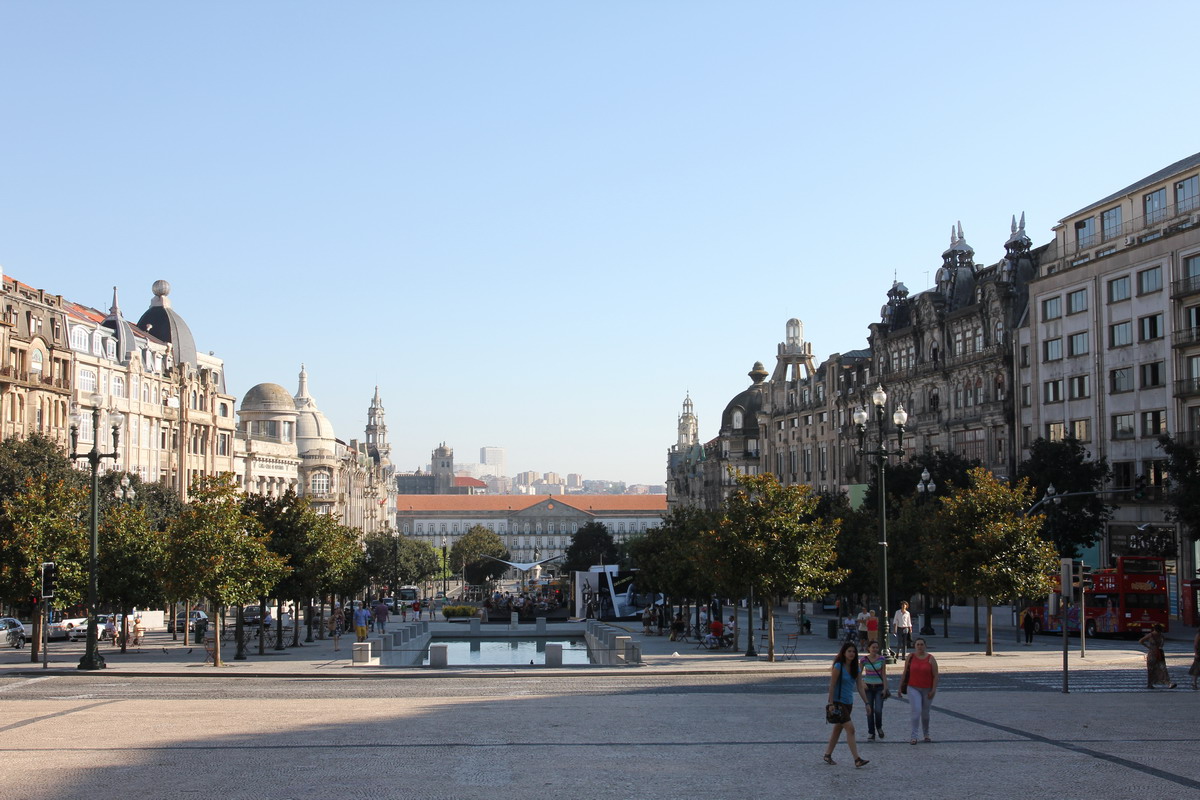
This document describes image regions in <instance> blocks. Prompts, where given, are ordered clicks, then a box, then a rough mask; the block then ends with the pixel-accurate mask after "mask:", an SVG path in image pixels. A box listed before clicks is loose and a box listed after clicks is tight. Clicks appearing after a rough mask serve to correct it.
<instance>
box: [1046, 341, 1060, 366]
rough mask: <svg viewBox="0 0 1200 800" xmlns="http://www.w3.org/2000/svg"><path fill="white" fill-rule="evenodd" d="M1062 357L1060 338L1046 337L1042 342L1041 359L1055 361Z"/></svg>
mask: <svg viewBox="0 0 1200 800" xmlns="http://www.w3.org/2000/svg"><path fill="white" fill-rule="evenodd" d="M1060 358H1062V339H1047V340H1046V341H1044V342H1042V360H1043V361H1057V360H1058V359H1060Z"/></svg>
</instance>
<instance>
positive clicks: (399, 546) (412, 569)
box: [363, 531, 442, 593]
mask: <svg viewBox="0 0 1200 800" xmlns="http://www.w3.org/2000/svg"><path fill="white" fill-rule="evenodd" d="M363 543H364V546H365V548H366V562H367V572H368V574H369V575H370V577H371V580H372V581H374V582H376V583H381V584H387V585H388V586H389V587H390V589H391V591H392V592H393V593H394V592H395V591H396V588H397V587H400V586H407V585H409V584H419V583H421V582H422V581H425V580H426V579H428V578H430V577H432V576H433V575H434V574H439V570H440V569H441V565H442V554H441V552H440V551H438V550H435V549H434V548H433V545H431V544H429V543H428V542H425V541H418V540H416V539H411V538H409V537H407V536H401V535H399V534H394V533H390V532H388V531H376V532H374V533H369V534H367V535H366V537H365V538H364V540H363Z"/></svg>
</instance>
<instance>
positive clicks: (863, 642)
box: [854, 608, 871, 650]
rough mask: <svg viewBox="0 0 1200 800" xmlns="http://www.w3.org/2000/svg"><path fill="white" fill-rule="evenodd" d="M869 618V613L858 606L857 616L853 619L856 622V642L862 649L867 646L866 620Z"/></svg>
mask: <svg viewBox="0 0 1200 800" xmlns="http://www.w3.org/2000/svg"><path fill="white" fill-rule="evenodd" d="M870 619H871V615H870V614H868V613H867V610H866V609H865V608H860V609H859V610H858V616H857V617H855V618H854V621H855V622H857V623H858V644H859V646H860V647H862V649H863V650H866V648H867V621H868V620H870Z"/></svg>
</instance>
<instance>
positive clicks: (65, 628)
mask: <svg viewBox="0 0 1200 800" xmlns="http://www.w3.org/2000/svg"><path fill="white" fill-rule="evenodd" d="M55 624H57V625H58V626H59V628H60V629H61V630H62V635H63V638H64V639H74V638H75V637H74V632H75V631H76V630H77V629H82V630H83V632H84V633H87V617H68V618H67V619H64V620H61V621H59V622H58V623H55ZM50 633H51V637H50V638H52V639H53V638H54V636H53V634H54V625H51V626H50Z"/></svg>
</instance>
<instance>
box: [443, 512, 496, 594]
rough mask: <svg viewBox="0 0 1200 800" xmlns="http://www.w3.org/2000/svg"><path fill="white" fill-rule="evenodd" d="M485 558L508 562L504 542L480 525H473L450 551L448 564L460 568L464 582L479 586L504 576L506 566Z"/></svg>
mask: <svg viewBox="0 0 1200 800" xmlns="http://www.w3.org/2000/svg"><path fill="white" fill-rule="evenodd" d="M486 556H492V557H493V558H502V559H504V560H506V561H507V560H509V555H508V549H507V548H506V547H505V546H504V540H503V539H501V538H500V537H499V536H498V535H496V533H494V532H493V531H490V530H488V529H487V528H485V527H484V526H482V525H475V526H474V527H472V528H471V529H470V530H468V531H467V532H466V533H465V534H463V535H462V538H460V539H459V540H458V541H457V542H455V543H454V547H452V548H451V549H450V564H451V565H452V566H461V567H462V570H463V576H464V580H465V581H466V582H467V583H469V584H481V583H485V582H487V581H490V580H493V579H495V578H498V577H500V576H501V575H503V574H504V571H505V570H507V569H508V567H507V566H505V565H504V564H501V563H500V562H499V561H493V560H492V559H490V558H486Z"/></svg>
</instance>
